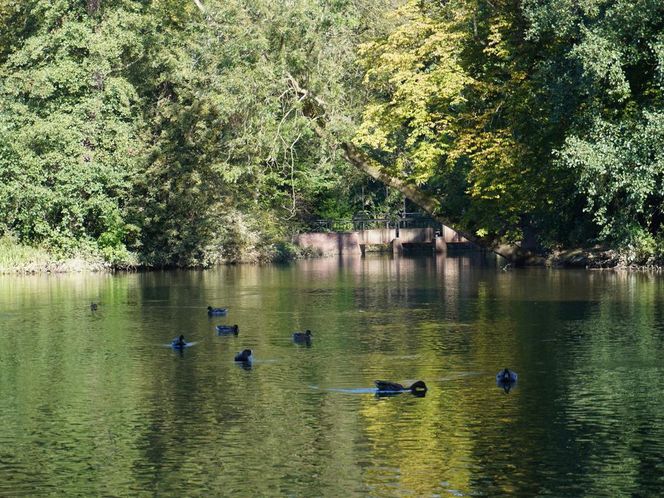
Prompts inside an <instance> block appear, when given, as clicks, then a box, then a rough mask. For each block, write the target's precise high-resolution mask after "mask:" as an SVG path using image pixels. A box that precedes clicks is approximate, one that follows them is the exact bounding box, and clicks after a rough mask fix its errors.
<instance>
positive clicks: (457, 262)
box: [0, 255, 664, 496]
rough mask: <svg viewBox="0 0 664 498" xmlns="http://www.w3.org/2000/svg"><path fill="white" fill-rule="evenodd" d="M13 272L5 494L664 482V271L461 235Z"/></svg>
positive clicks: (658, 485)
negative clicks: (635, 269)
mask: <svg viewBox="0 0 664 498" xmlns="http://www.w3.org/2000/svg"><path fill="white" fill-rule="evenodd" d="M0 284H1V285H0V309H1V311H2V313H1V314H0V342H1V344H2V346H1V350H2V354H0V424H1V426H2V427H3V431H2V432H1V433H0V477H1V479H0V495H3V496H6V495H16V494H24V495H30V494H34V492H35V490H37V489H38V490H39V492H40V493H44V494H48V493H51V494H61V495H100V494H105V495H120V496H122V495H135V494H164V495H180V496H185V495H190V496H192V495H202V494H209V495H220V494H223V495H233V494H238V495H244V496H249V495H253V496H266V495H275V494H281V495H292V496H318V495H325V496H343V495H371V496H394V495H413V496H429V495H445V496H447V495H452V496H468V495H473V496H476V495H480V496H482V495H484V496H496V495H504V494H515V495H519V496H523V495H526V496H532V495H538V494H551V495H554V496H560V495H572V496H575V495H583V494H588V495H602V494H611V495H615V496H617V495H629V494H634V493H636V494H644V495H656V494H658V491H661V489H662V485H663V483H662V477H661V476H662V473H661V464H660V460H661V459H660V455H661V454H662V452H663V451H664V424H663V423H662V422H661V420H660V419H661V417H660V414H661V413H662V411H663V410H664V387H662V386H663V384H662V383H661V382H660V379H661V378H662V375H663V374H664V372H663V367H662V364H663V363H662V359H663V358H664V344H663V341H664V312H663V310H662V306H661V303H662V298H663V297H664V280H663V279H661V278H658V277H654V276H649V275H643V274H626V273H614V272H588V271H558V270H512V271H509V272H504V271H501V269H500V266H499V265H497V264H495V262H491V261H486V260H483V259H482V258H480V257H479V256H477V255H471V256H463V255H460V256H457V257H450V258H444V257H437V258H436V257H417V258H407V257H403V258H396V259H394V258H391V257H380V256H375V257H367V258H365V259H363V258H359V257H356V258H329V259H319V260H309V261H302V262H299V263H296V264H293V265H288V266H238V267H228V268H221V269H219V270H212V271H206V272H202V271H187V272H163V273H160V272H155V273H145V274H120V275H117V276H109V275H64V276H57V277H54V276H35V277H3V278H2V279H0ZM90 302H97V303H99V306H98V309H97V310H95V311H91V309H90ZM210 303H214V304H215V306H217V305H218V306H223V307H228V309H229V312H228V316H227V317H226V316H220V317H209V316H208V315H207V312H206V307H207V306H208V305H209V304H210ZM233 324H238V325H239V328H240V332H239V334H238V335H237V336H235V335H232V334H231V335H222V336H220V335H218V334H217V333H216V331H215V327H216V326H217V325H233ZM306 329H310V330H311V331H312V332H313V335H312V339H311V343H310V344H308V345H307V347H303V346H302V345H297V344H294V343H293V340H292V334H293V332H294V331H302V330H306ZM181 334H182V335H184V336H185V338H186V341H187V342H188V343H190V344H191V345H192V346H193V347H188V348H186V349H185V350H184V351H174V350H173V349H172V348H169V347H168V346H169V345H170V341H171V340H172V339H173V338H174V337H178V336H179V335H181ZM243 349H251V350H252V351H253V356H254V361H253V362H252V363H251V366H250V368H242V367H241V366H238V365H236V364H235V362H234V361H233V358H234V355H235V354H236V353H237V352H238V351H242V350H243ZM505 367H509V368H510V369H514V371H515V372H518V383H517V384H516V385H515V386H514V387H513V388H512V389H510V390H508V391H507V390H504V389H502V388H501V387H499V386H497V385H496V373H497V372H498V371H499V370H501V369H503V368H505ZM376 379H384V380H390V381H393V382H398V383H401V384H403V385H405V386H409V385H410V384H412V383H413V382H415V381H416V380H423V381H425V382H426V385H427V387H428V391H427V392H426V396H424V397H417V396H414V395H413V394H411V393H410V392H404V393H401V394H399V395H396V396H376V390H375V388H374V381H375V380H376ZM618 436H619V437H618ZM607 490H608V491H607Z"/></svg>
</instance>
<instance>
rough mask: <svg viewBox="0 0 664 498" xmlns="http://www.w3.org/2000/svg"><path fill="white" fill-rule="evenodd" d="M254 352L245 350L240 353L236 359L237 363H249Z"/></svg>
mask: <svg viewBox="0 0 664 498" xmlns="http://www.w3.org/2000/svg"><path fill="white" fill-rule="evenodd" d="M251 355H252V351H251V349H244V350H242V352H240V353H238V354H237V355H236V357H235V359H236V361H249V360H250V359H251Z"/></svg>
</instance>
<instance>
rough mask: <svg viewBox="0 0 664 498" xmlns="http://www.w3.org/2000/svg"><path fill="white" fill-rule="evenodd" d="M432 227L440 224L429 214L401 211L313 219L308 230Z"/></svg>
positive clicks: (334, 230)
mask: <svg viewBox="0 0 664 498" xmlns="http://www.w3.org/2000/svg"><path fill="white" fill-rule="evenodd" d="M429 227H431V228H433V229H434V230H439V229H440V228H441V224H440V223H439V222H437V221H436V220H434V219H432V218H430V217H429V216H426V215H422V214H420V213H403V215H400V216H394V217H385V218H369V217H354V218H345V219H343V218H339V219H328V220H313V221H311V222H310V223H309V226H308V227H307V231H309V232H353V231H357V230H369V229H376V228H388V229H389V228H429Z"/></svg>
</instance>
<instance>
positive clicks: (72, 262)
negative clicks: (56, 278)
mask: <svg viewBox="0 0 664 498" xmlns="http://www.w3.org/2000/svg"><path fill="white" fill-rule="evenodd" d="M105 266H107V265H105V264H104V262H103V261H102V260H101V259H99V258H93V257H90V256H84V255H80V256H76V257H70V258H62V257H58V256H56V255H54V254H53V253H51V252H50V251H48V250H47V249H44V248H41V247H33V246H28V245H25V244H21V243H20V242H18V241H17V240H16V239H14V238H13V237H11V236H9V235H4V236H2V237H0V274H3V273H4V274H7V273H41V272H69V271H84V270H92V271H98V270H101V269H104V268H105Z"/></svg>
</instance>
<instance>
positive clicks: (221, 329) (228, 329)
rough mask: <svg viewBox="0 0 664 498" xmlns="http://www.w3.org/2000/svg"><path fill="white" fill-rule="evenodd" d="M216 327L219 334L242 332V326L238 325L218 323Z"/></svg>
mask: <svg viewBox="0 0 664 498" xmlns="http://www.w3.org/2000/svg"><path fill="white" fill-rule="evenodd" d="M215 329H217V333H218V334H235V335H238V334H239V333H240V327H238V326H237V325H217V326H216V327H215Z"/></svg>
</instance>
